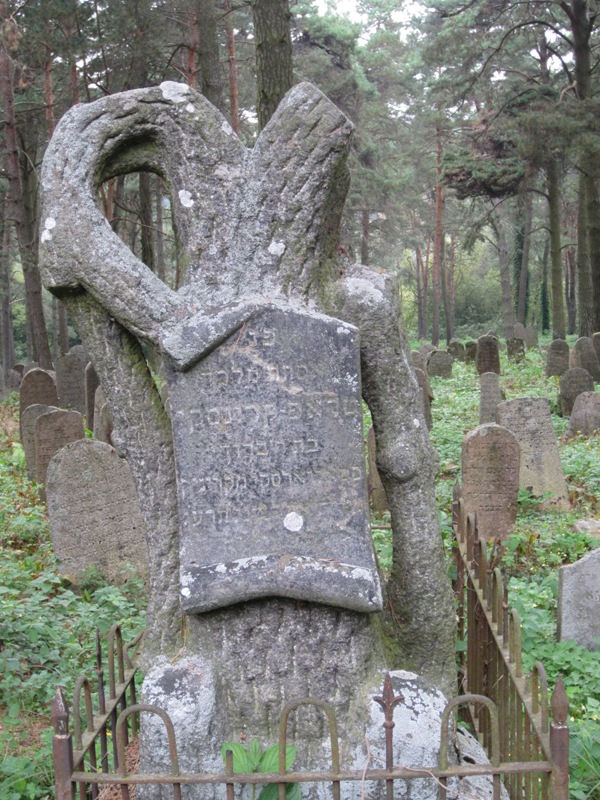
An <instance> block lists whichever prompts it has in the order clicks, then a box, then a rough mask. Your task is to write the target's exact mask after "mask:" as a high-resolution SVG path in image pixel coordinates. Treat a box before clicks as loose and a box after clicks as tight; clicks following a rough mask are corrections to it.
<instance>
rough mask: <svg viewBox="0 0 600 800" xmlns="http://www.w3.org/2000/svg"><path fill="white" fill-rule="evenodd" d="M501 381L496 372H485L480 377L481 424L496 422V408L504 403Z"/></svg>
mask: <svg viewBox="0 0 600 800" xmlns="http://www.w3.org/2000/svg"><path fill="white" fill-rule="evenodd" d="M503 400H504V397H503V396H502V390H501V389H500V379H499V376H498V375H497V373H495V372H484V373H483V375H480V376H479V424H480V425H485V424H487V423H490V422H495V421H496V408H497V407H498V405H499V404H500V403H502V401H503Z"/></svg>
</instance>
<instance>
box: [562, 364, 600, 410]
mask: <svg viewBox="0 0 600 800" xmlns="http://www.w3.org/2000/svg"><path fill="white" fill-rule="evenodd" d="M558 386H559V392H558V400H559V403H560V413H561V414H562V415H563V417H568V416H570V415H571V411H572V410H573V405H574V403H575V400H576V399H577V397H578V396H579V395H580V394H583V392H593V391H594V379H593V378H592V376H591V375H590V373H589V372H588V371H587V369H581V367H573V368H572V369H568V370H567V371H566V372H565V373H564V375H563V376H562V377H561V379H560V381H559V384H558Z"/></svg>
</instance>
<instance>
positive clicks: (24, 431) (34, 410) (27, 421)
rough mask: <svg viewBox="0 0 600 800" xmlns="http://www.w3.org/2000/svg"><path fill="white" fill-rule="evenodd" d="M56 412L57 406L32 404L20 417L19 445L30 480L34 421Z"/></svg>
mask: <svg viewBox="0 0 600 800" xmlns="http://www.w3.org/2000/svg"><path fill="white" fill-rule="evenodd" d="M51 411H58V408H57V406H46V405H44V404H43V403H34V404H33V405H32V406H27V408H26V409H25V411H23V414H22V415H21V444H22V445H23V452H24V453H25V463H26V464H27V474H28V476H29V478H30V479H31V480H33V479H34V478H35V475H36V469H35V421H36V419H37V418H38V417H41V416H42V414H49V413H50V412H51Z"/></svg>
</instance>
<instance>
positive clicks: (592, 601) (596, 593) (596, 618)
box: [557, 550, 600, 650]
mask: <svg viewBox="0 0 600 800" xmlns="http://www.w3.org/2000/svg"><path fill="white" fill-rule="evenodd" d="M557 622H558V631H557V633H558V640H559V641H560V642H564V641H567V640H573V641H575V642H577V644H580V645H583V647H587V648H588V649H589V650H600V550H593V551H592V552H591V553H588V554H587V555H585V556H583V558H580V559H579V561H576V562H575V564H569V565H568V566H566V567H560V568H559V570H558V613H557Z"/></svg>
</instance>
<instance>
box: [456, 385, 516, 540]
mask: <svg viewBox="0 0 600 800" xmlns="http://www.w3.org/2000/svg"><path fill="white" fill-rule="evenodd" d="M492 374H495V373H492ZM519 458H520V447H519V443H518V441H517V438H516V436H515V435H514V434H513V433H511V432H510V431H509V430H508V429H507V428H505V427H503V426H502V425H496V424H495V423H488V424H485V425H479V426H478V427H477V428H474V429H473V430H472V431H470V432H469V433H468V434H467V435H466V436H465V438H464V439H463V445H462V496H463V499H464V501H465V508H466V510H467V511H468V512H477V522H478V528H479V535H480V536H481V537H482V538H485V539H490V538H491V537H493V538H494V539H500V540H502V539H505V538H506V537H507V535H508V534H509V533H510V532H511V531H512V529H513V527H514V524H515V520H516V518H517V496H518V493H519Z"/></svg>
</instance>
